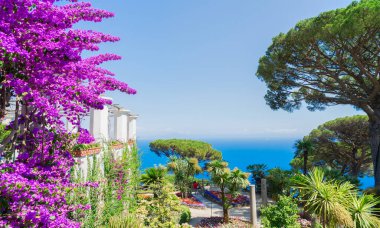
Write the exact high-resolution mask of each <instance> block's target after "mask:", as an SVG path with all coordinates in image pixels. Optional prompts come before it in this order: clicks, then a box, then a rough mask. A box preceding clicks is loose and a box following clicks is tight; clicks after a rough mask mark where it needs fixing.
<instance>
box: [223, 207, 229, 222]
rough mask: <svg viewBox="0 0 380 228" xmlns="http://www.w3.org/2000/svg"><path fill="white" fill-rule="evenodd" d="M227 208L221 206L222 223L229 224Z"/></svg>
mask: <svg viewBox="0 0 380 228" xmlns="http://www.w3.org/2000/svg"><path fill="white" fill-rule="evenodd" d="M229 222H230V221H229V216H228V208H226V207H225V206H223V223H229Z"/></svg>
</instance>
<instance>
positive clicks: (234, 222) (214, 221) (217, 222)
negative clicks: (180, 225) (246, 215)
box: [195, 217, 250, 228]
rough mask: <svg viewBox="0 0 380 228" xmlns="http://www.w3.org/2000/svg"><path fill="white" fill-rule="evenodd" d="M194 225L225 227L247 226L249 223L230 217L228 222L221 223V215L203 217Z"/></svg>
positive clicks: (215, 227)
mask: <svg viewBox="0 0 380 228" xmlns="http://www.w3.org/2000/svg"><path fill="white" fill-rule="evenodd" d="M195 227H199V228H200V227H204V228H206V227H210V228H224V227H225V228H227V227H234V228H249V227H250V225H249V223H248V222H247V221H243V220H241V219H238V218H230V223H228V224H223V217H212V218H205V219H202V220H201V221H200V223H199V224H197V225H196V226H195Z"/></svg>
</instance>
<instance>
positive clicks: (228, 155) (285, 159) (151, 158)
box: [137, 139, 374, 189]
mask: <svg viewBox="0 0 380 228" xmlns="http://www.w3.org/2000/svg"><path fill="white" fill-rule="evenodd" d="M204 141H206V142H208V143H210V144H211V145H213V147H214V148H215V149H217V150H219V151H221V152H222V156H223V159H224V160H226V161H227V162H228V163H229V166H230V168H234V167H238V168H239V169H242V170H246V167H247V166H248V165H251V164H258V163H260V164H266V165H267V166H268V168H275V167H279V168H282V169H290V165H289V162H290V161H291V160H292V158H293V155H294V147H293V145H294V141H295V140H290V139H286V140H285V139H283V140H280V139H276V140H204ZM149 142H150V141H148V140H138V142H137V143H138V147H139V149H140V152H141V159H142V165H141V169H142V170H144V169H146V168H148V167H152V166H154V165H159V164H162V165H165V164H166V162H167V158H166V157H158V156H157V155H156V154H155V153H153V152H151V151H150V150H149ZM200 178H207V176H206V174H203V176H200ZM361 183H362V185H361V188H363V189H365V188H367V187H372V186H373V185H374V180H373V177H364V178H361Z"/></svg>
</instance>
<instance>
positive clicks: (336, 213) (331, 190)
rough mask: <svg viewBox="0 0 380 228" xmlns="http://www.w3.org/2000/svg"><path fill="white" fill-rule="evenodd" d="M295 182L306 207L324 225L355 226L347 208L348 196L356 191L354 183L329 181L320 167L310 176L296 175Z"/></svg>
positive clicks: (313, 170) (312, 171)
mask: <svg viewBox="0 0 380 228" xmlns="http://www.w3.org/2000/svg"><path fill="white" fill-rule="evenodd" d="M293 183H294V187H295V188H296V189H298V190H299V193H300V197H301V200H302V201H303V202H305V209H306V210H307V211H308V212H309V213H311V214H316V215H317V216H318V217H319V219H320V221H321V223H322V224H323V225H326V224H330V225H342V226H348V227H352V226H353V220H352V218H351V214H350V212H349V210H348V209H347V205H348V202H347V198H350V196H351V195H353V193H354V187H353V185H351V184H349V183H348V182H343V183H339V182H336V181H327V180H326V179H325V176H324V172H323V171H322V170H321V169H319V168H314V169H312V170H311V172H310V173H309V175H308V176H305V175H298V176H295V177H294V178H293Z"/></svg>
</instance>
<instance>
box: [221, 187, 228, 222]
mask: <svg viewBox="0 0 380 228" xmlns="http://www.w3.org/2000/svg"><path fill="white" fill-rule="evenodd" d="M220 191H221V193H222V204H223V205H222V207H223V223H229V218H228V217H229V216H228V203H227V198H226V193H225V192H224V187H221V188H220Z"/></svg>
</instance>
